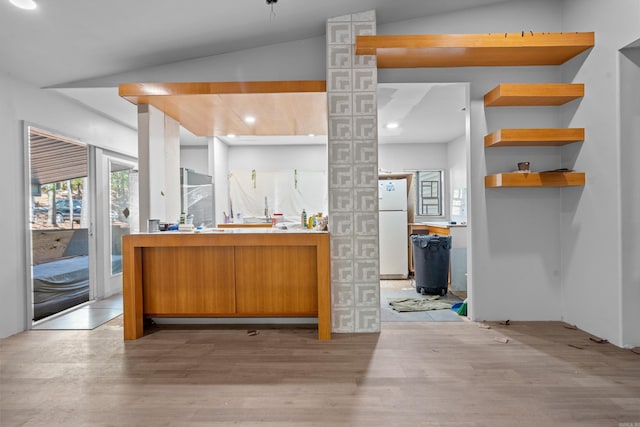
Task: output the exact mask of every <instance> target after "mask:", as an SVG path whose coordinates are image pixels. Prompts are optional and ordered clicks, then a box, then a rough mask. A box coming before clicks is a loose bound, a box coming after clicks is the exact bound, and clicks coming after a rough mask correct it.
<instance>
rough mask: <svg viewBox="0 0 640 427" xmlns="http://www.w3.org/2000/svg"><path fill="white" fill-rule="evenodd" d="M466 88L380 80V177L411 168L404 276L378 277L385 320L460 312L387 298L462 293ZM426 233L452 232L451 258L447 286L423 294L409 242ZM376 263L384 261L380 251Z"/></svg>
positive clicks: (453, 297)
mask: <svg viewBox="0 0 640 427" xmlns="http://www.w3.org/2000/svg"><path fill="white" fill-rule="evenodd" d="M469 96H470V95H469V84H468V83H379V84H378V143H379V145H378V159H379V160H378V165H379V172H380V179H382V178H383V177H388V176H401V175H403V174H410V175H411V179H410V180H408V182H410V184H409V186H408V191H407V210H406V217H407V220H406V226H405V229H406V230H407V232H406V233H405V235H403V236H402V242H403V244H404V245H406V247H407V249H408V251H407V252H408V260H402V261H399V263H401V264H402V269H403V270H404V271H407V272H408V276H407V278H406V279H396V280H388V279H387V278H385V277H384V276H383V277H382V279H383V280H381V281H380V304H381V321H382V322H393V321H410V322H412V321H417V322H421V321H422V322H429V321H462V320H463V319H462V317H460V316H459V315H458V313H457V312H454V311H453V310H450V309H444V308H440V309H433V310H431V309H429V310H416V311H408V312H402V311H397V310H393V308H392V307H391V306H390V304H389V302H390V301H391V299H401V298H406V299H410V300H414V299H415V300H425V299H432V300H437V301H438V302H444V303H445V304H448V305H449V306H453V305H454V304H456V303H461V302H462V301H464V300H465V299H466V297H467V241H468V238H467V235H468V233H469V228H468V224H467V189H468V182H467V176H468V173H467V168H468V163H469V162H468V158H469V155H470V152H469V150H470V126H469V122H470V116H469V111H470V107H469V106H470V99H469ZM436 178H437V179H436ZM381 228H382V225H381ZM423 234H431V235H434V234H438V235H440V236H448V237H449V238H450V241H449V244H450V248H449V262H448V265H445V266H444V268H445V269H446V272H445V276H446V277H447V278H446V279H445V282H444V283H442V284H440V286H442V287H443V288H444V289H445V291H444V292H445V294H444V295H441V293H442V290H441V292H439V293H438V295H435V294H434V295H431V294H429V295H422V294H421V292H419V286H416V282H417V281H416V279H418V282H420V281H421V280H420V279H422V278H421V277H416V274H418V275H419V274H423V273H422V271H418V272H417V271H416V268H415V263H416V262H423V260H416V259H413V258H414V257H413V256H412V255H413V252H414V247H413V243H412V240H411V238H410V236H411V235H423ZM443 240H444V239H443ZM380 245H381V248H380V254H381V256H383V253H384V251H383V245H385V242H384V241H383V234H382V231H381V233H380ZM431 262H433V261H431ZM380 265H381V267H382V265H383V260H382V259H381V261H380ZM440 267H441V266H438V267H437V268H438V269H440ZM420 270H423V269H420ZM381 273H382V271H381ZM410 305H411V304H410ZM416 305H417V307H416V309H420V308H430V307H437V306H438V304H430V303H429V304H427V303H424V301H420V302H419V303H417V304H416ZM421 306H423V307H421ZM440 306H441V307H444V305H440Z"/></svg>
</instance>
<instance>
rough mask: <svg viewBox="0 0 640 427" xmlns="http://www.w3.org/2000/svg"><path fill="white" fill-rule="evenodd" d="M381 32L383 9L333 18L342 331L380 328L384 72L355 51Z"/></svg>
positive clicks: (333, 147)
mask: <svg viewBox="0 0 640 427" xmlns="http://www.w3.org/2000/svg"><path fill="white" fill-rule="evenodd" d="M375 31H376V17H375V11H368V12H363V13H357V14H352V15H345V16H340V17H336V18H331V19H329V20H328V21H327V98H328V99H327V100H328V107H329V138H328V140H329V152H328V159H329V165H328V172H329V173H328V176H329V227H330V232H331V298H332V301H331V307H332V325H333V331H334V332H378V331H380V281H379V271H380V265H379V263H380V262H379V256H378V132H377V95H376V90H377V68H376V60H375V56H357V57H356V56H355V52H354V49H355V46H354V44H355V36H356V35H360V34H375Z"/></svg>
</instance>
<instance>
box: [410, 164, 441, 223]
mask: <svg viewBox="0 0 640 427" xmlns="http://www.w3.org/2000/svg"><path fill="white" fill-rule="evenodd" d="M416 176H417V181H418V185H417V189H418V191H417V197H418V199H417V201H416V202H417V203H416V206H417V207H418V209H417V211H418V212H417V214H418V215H420V216H443V215H444V212H443V205H442V199H443V197H442V195H443V194H442V193H443V191H442V189H443V188H444V186H443V178H444V173H443V171H441V170H431V171H418V172H416Z"/></svg>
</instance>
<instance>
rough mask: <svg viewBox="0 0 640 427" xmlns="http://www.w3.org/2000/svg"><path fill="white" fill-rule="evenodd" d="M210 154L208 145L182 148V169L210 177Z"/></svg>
mask: <svg viewBox="0 0 640 427" xmlns="http://www.w3.org/2000/svg"><path fill="white" fill-rule="evenodd" d="M208 153H209V149H208V147H207V146H206V145H205V146H200V145H190V146H184V145H182V146H180V167H181V168H187V169H191V170H193V171H195V172H197V173H202V174H205V175H210V171H209V154H208Z"/></svg>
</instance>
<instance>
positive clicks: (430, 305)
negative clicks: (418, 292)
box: [387, 297, 451, 312]
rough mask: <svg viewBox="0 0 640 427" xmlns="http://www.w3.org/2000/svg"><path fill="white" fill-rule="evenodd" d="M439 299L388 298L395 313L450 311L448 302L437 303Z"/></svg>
mask: <svg viewBox="0 0 640 427" xmlns="http://www.w3.org/2000/svg"><path fill="white" fill-rule="evenodd" d="M437 298H439V297H431V298H387V301H388V302H389V305H390V306H391V308H393V309H394V310H395V311H400V312H406V311H428V310H445V309H450V308H451V304H449V303H448V302H442V301H436V299H437Z"/></svg>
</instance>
